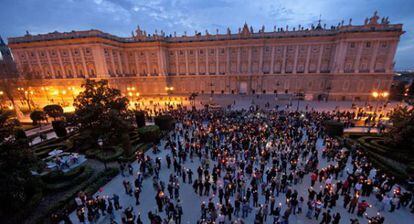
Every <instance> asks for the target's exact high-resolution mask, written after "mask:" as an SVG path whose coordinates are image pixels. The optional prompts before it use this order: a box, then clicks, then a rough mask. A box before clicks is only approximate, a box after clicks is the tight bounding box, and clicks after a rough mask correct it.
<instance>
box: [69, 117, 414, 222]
mask: <svg viewBox="0 0 414 224" xmlns="http://www.w3.org/2000/svg"><path fill="white" fill-rule="evenodd" d="M178 125H180V124H178ZM170 134H171V133H170ZM178 141H182V143H183V144H184V138H183V136H180V137H179V140H178ZM165 143H166V142H165V141H164V140H162V141H161V143H160V145H159V146H160V147H159V148H160V152H159V153H157V154H154V153H153V152H152V151H151V150H149V151H147V152H146V155H147V156H149V157H151V158H152V159H153V160H154V159H156V158H161V169H160V172H159V177H160V180H162V181H163V182H164V183H168V179H169V176H170V174H171V173H173V168H170V169H168V168H167V164H166V161H165V158H166V156H167V155H170V156H171V157H172V154H171V151H170V150H168V149H165V148H164V145H165ZM316 148H317V150H318V151H319V153H318V155H319V165H318V168H319V169H321V168H324V167H327V166H328V165H330V164H334V162H333V161H331V162H328V161H327V160H326V158H322V157H321V154H322V150H323V148H324V146H323V140H322V139H321V138H319V139H318V140H317V144H316ZM300 162H301V161H298V163H300ZM210 164H211V165H210V167H213V164H217V162H216V161H212V160H210ZM200 165H201V161H200V160H199V159H198V157H195V158H194V161H193V162H192V161H190V160H189V159H188V160H187V161H185V162H184V163H183V166H184V167H185V168H186V169H191V170H192V171H193V172H194V178H193V179H195V177H196V176H197V172H196V171H197V168H198V167H199V166H200ZM256 165H257V164H256ZM132 166H133V169H134V175H133V176H126V177H123V176H122V175H121V174H119V175H118V176H116V177H115V178H114V179H113V180H112V181H110V182H109V183H108V184H106V185H105V186H103V187H102V188H101V189H100V191H99V192H97V193H96V194H95V196H97V195H100V196H108V197H112V195H113V194H117V195H119V196H120V204H121V206H123V209H125V208H126V207H128V206H131V207H132V208H133V210H134V213H135V215H139V214H140V216H141V220H142V222H143V223H150V220H149V219H148V216H147V213H148V212H150V211H151V212H153V213H158V212H157V204H156V201H155V196H156V194H157V191H156V190H155V189H154V187H153V181H152V178H151V177H147V178H145V179H144V181H143V185H142V192H141V196H140V202H141V203H140V204H139V205H135V198H134V197H133V196H129V195H127V194H126V193H125V191H124V187H123V181H124V180H128V181H129V182H131V183H134V180H135V178H136V177H137V175H136V174H137V172H138V170H139V164H138V162H137V161H135V162H134V163H133V164H132ZM345 170H346V171H349V170H352V165H351V159H350V158H348V161H347V164H346V169H345ZM345 176H346V175H344V176H342V177H340V178H339V179H338V180H334V181H333V183H334V184H335V182H336V181H339V180H344V179H345ZM179 180H180V192H179V194H180V200H181V202H180V204H181V206H182V208H183V216H182V223H185V224H195V223H197V221H198V220H199V219H200V216H201V210H200V206H201V204H202V203H203V202H205V203H208V200H209V198H210V197H213V200H214V202H215V203H217V202H218V197H217V196H215V197H214V195H213V194H212V193H211V194H210V196H201V197H200V196H199V195H198V194H196V193H195V192H194V189H193V187H192V184H189V183H183V182H182V180H181V178H179ZM220 181H223V180H222V179H221V178H219V182H220ZM247 182H248V181H247ZM310 184H311V179H310V175H309V174H306V175H305V177H304V178H303V182H302V183H298V184H296V185H292V186H291V187H292V188H293V189H295V190H297V191H298V193H299V197H300V196H302V197H303V198H304V199H305V203H304V204H303V206H302V209H303V212H302V213H301V214H296V215H293V214H292V215H290V218H289V223H319V222H320V221H321V217H322V213H323V212H324V211H325V209H322V212H321V216H320V217H319V220H318V221H317V220H315V219H312V220H310V219H308V218H306V217H305V214H306V212H307V210H308V209H307V206H306V200H307V198H308V189H309V187H310ZM324 184H325V183H323V182H322V183H320V182H318V181H317V183H316V184H315V186H314V189H316V191H319V189H323V186H324ZM260 192H261V191H260ZM362 199H364V200H366V201H367V202H368V203H369V204H370V207H369V208H368V209H367V211H366V215H367V216H370V217H371V216H375V215H377V214H380V215H382V216H384V217H385V223H390V224H403V223H404V224H405V223H407V224H408V223H411V221H410V220H411V219H412V218H413V217H414V216H413V214H412V213H410V212H409V209H408V208H405V207H401V208H400V209H398V210H395V212H392V213H391V212H388V211H387V209H389V207H388V208H386V210H385V211H383V212H380V213H378V210H379V206H380V205H379V204H380V203H379V202H377V200H376V199H375V196H374V194H371V196H370V197H362ZM231 200H232V203H233V200H234V198H233V197H231ZM264 200H265V199H264V197H263V196H260V197H259V203H260V204H263V203H264V202H265V201H264ZM342 204H343V197H339V200H338V201H337V205H336V207H334V208H332V209H331V210H332V211H331V214H332V215H333V214H335V213H336V212H339V213H340V215H341V221H340V223H350V219H355V218H357V219H358V220H359V221H360V223H364V224H365V223H368V220H367V219H366V218H362V217H357V215H356V213H354V214H350V213H348V212H347V209H344V208H343V206H342ZM250 205H251V204H250ZM276 205H281V214H283V212H284V211H285V210H286V202H285V195H284V193H280V195H279V196H278V197H276ZM123 209H121V210H117V211H115V212H114V214H115V220H116V222H117V223H121V217H122V212H123ZM257 211H258V208H253V210H252V211H251V212H250V213H249V215H248V217H247V218H245V219H243V220H244V223H254V218H255V213H256V212H257ZM158 214H159V215H160V216H161V217H162V218H165V217H166V215H165V212H162V213H158ZM240 214H241V213H240ZM235 218H236V219H237V217H234V218H233V220H235ZM70 219H71V220H72V221H73V222H74V223H79V221H78V218H77V215H76V212H73V213H72V214H71V215H70ZM97 223H102V224H103V223H110V220H109V215H106V216H101V217H100V218H99V220H98V222H97ZM226 223H230V222H229V221H226ZM265 223H273V217H272V216H268V218H267V222H265Z"/></svg>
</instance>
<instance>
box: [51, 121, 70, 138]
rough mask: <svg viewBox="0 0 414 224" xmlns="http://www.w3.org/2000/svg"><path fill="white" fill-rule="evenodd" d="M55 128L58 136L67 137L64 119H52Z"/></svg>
mask: <svg viewBox="0 0 414 224" xmlns="http://www.w3.org/2000/svg"><path fill="white" fill-rule="evenodd" d="M52 127H53V130H54V131H55V133H56V136H58V137H65V136H66V135H67V131H66V127H65V122H63V121H52Z"/></svg>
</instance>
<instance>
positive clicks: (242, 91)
mask: <svg viewBox="0 0 414 224" xmlns="http://www.w3.org/2000/svg"><path fill="white" fill-rule="evenodd" d="M239 94H247V82H245V81H243V82H240V83H239Z"/></svg>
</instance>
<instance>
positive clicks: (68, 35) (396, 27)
mask: <svg viewBox="0 0 414 224" xmlns="http://www.w3.org/2000/svg"><path fill="white" fill-rule="evenodd" d="M372 31H402V24H375V25H369V24H368V25H363V26H350V25H348V26H339V27H332V28H330V29H322V28H320V29H301V30H292V31H286V30H283V29H280V30H278V31H273V32H256V33H250V32H249V33H247V34H245V33H236V34H206V35H201V34H199V35H194V36H184V35H183V36H180V37H177V36H174V37H173V36H164V35H148V36H140V37H118V36H115V35H112V34H109V33H105V32H102V31H100V30H87V31H71V32H64V33H60V32H57V31H55V32H53V33H48V34H39V35H30V34H26V35H25V36H22V37H11V38H9V39H8V40H9V43H10V44H18V43H28V42H37V41H52V40H66V39H77V38H88V37H100V38H104V39H108V40H114V41H118V42H121V43H134V42H155V41H161V42H172V43H176V42H195V41H214V40H236V39H260V38H288V37H308V36H332V35H336V34H339V33H348V32H372Z"/></svg>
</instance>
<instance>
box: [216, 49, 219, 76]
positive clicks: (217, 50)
mask: <svg viewBox="0 0 414 224" xmlns="http://www.w3.org/2000/svg"><path fill="white" fill-rule="evenodd" d="M219 51H220V48H217V49H216V75H218V74H219V64H220V63H219Z"/></svg>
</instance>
